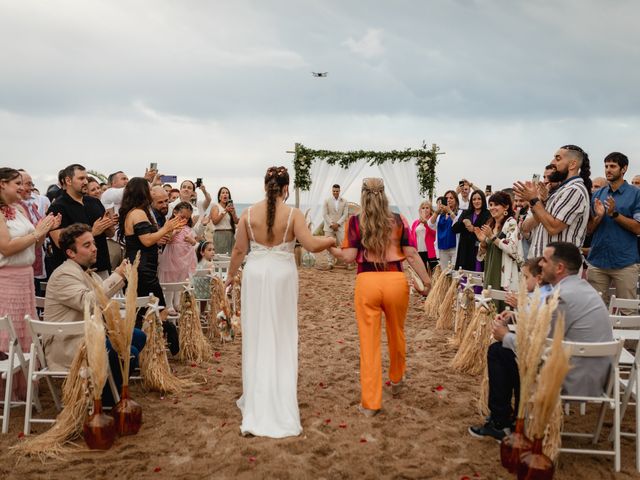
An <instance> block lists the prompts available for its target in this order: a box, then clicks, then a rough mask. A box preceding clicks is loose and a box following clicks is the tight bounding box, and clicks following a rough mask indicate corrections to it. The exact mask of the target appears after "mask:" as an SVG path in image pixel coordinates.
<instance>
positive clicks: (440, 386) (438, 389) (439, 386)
mask: <svg viewBox="0 0 640 480" xmlns="http://www.w3.org/2000/svg"><path fill="white" fill-rule="evenodd" d="M436 390H437V391H438V392H441V391H442V390H444V387H443V386H442V385H438V386H437V387H436Z"/></svg>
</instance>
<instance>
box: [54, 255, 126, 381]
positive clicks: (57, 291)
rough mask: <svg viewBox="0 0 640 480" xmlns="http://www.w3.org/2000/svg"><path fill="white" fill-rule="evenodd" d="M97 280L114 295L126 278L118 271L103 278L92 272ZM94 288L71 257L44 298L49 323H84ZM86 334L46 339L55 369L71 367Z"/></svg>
mask: <svg viewBox="0 0 640 480" xmlns="http://www.w3.org/2000/svg"><path fill="white" fill-rule="evenodd" d="M91 276H92V278H93V279H94V280H96V281H97V282H99V283H101V284H102V287H103V288H104V290H105V293H106V294H107V296H108V297H111V296H112V295H113V294H114V293H116V292H117V291H118V290H120V288H122V287H123V286H124V280H123V278H122V277H121V276H120V275H118V274H117V273H113V274H111V276H110V277H109V278H107V279H106V280H104V281H103V280H102V279H101V278H100V277H99V276H98V275H97V274H96V273H94V272H91ZM93 297H94V293H93V287H92V285H91V283H90V282H89V279H88V278H87V276H86V275H85V272H84V270H83V269H82V267H81V266H80V265H78V264H77V263H76V262H74V261H73V260H69V259H67V260H66V261H65V262H64V263H63V264H62V265H60V266H59V267H58V268H56V269H55V270H54V271H53V274H52V275H51V278H50V279H49V282H48V284H47V293H46V297H45V301H44V320H45V321H46V322H82V321H83V320H84V301H85V298H89V299H93ZM83 337H84V336H83V335H67V336H60V335H58V336H55V337H48V338H46V339H44V342H43V343H44V355H45V357H46V359H47V364H48V365H49V368H50V369H51V370H68V369H69V367H71V362H72V361H73V357H74V356H75V354H76V352H77V350H78V348H80V345H81V344H82V339H83Z"/></svg>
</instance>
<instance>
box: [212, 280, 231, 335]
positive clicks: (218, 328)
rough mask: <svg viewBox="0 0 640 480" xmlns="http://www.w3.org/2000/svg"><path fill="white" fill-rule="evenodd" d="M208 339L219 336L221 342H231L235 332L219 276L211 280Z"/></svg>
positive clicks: (227, 300)
mask: <svg viewBox="0 0 640 480" xmlns="http://www.w3.org/2000/svg"><path fill="white" fill-rule="evenodd" d="M208 320H209V331H208V336H209V338H210V339H212V340H213V339H215V338H216V337H219V338H220V341H221V342H223V343H224V342H231V341H233V339H234V336H235V332H234V330H233V326H232V324H231V306H230V305H229V299H228V298H227V294H226V292H225V288H224V282H223V281H222V279H221V278H219V277H214V278H213V279H212V280H211V308H210V311H209V318H208Z"/></svg>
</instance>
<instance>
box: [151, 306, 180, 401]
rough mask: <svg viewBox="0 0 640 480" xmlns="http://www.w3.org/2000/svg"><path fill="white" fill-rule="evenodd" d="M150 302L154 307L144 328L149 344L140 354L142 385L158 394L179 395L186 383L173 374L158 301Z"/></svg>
mask: <svg viewBox="0 0 640 480" xmlns="http://www.w3.org/2000/svg"><path fill="white" fill-rule="evenodd" d="M150 302H151V303H152V305H153V306H152V307H150V308H149V309H148V310H147V314H146V315H145V317H144V323H143V326H142V330H143V332H144V333H145V334H146V335H147V343H146V345H145V347H144V348H143V349H142V352H140V374H141V375H142V383H143V385H144V386H145V387H146V388H148V389H149V390H154V391H156V392H161V393H178V392H180V391H181V390H182V388H183V387H185V386H186V382H185V381H184V380H181V379H179V378H178V377H176V376H175V375H174V374H173V373H171V368H170V367H169V359H168V358H167V346H166V342H165V340H164V336H163V332H162V322H161V321H160V317H159V315H158V310H159V308H158V303H157V302H158V299H157V298H153V297H152V298H151V299H150Z"/></svg>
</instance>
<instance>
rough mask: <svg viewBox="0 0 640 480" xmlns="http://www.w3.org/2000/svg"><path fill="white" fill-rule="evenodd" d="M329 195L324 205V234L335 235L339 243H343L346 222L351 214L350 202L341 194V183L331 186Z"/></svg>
mask: <svg viewBox="0 0 640 480" xmlns="http://www.w3.org/2000/svg"><path fill="white" fill-rule="evenodd" d="M331 193H332V195H331V197H329V198H328V199H327V200H326V201H325V202H324V206H323V207H322V217H323V219H324V234H325V235H326V236H327V237H333V238H335V239H336V240H337V242H338V245H340V244H342V239H343V237H344V223H345V222H346V221H347V217H348V216H349V204H348V203H347V201H346V200H345V199H344V198H342V197H341V196H340V185H338V184H335V185H334V186H333V187H332V188H331Z"/></svg>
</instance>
